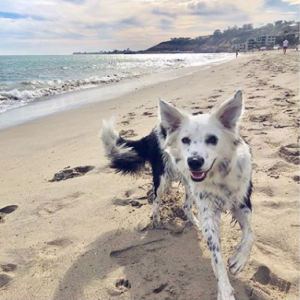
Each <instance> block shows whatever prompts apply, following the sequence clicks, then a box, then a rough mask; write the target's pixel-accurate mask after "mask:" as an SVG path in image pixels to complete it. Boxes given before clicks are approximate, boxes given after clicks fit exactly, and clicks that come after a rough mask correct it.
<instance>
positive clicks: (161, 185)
mask: <svg viewBox="0 0 300 300" xmlns="http://www.w3.org/2000/svg"><path fill="white" fill-rule="evenodd" d="M159 106H160V108H159V114H160V124H159V125H158V126H157V127H156V128H155V129H154V130H153V131H152V132H151V133H150V134H149V135H148V136H146V137H144V138H142V139H141V140H138V141H129V140H126V139H123V138H122V137H120V136H119V134H118V133H117V132H116V131H115V129H114V124H113V122H112V121H104V122H103V126H102V131H101V138H102V141H103V144H104V149H105V153H106V156H107V157H108V159H109V160H110V161H111V165H110V166H111V168H114V169H115V170H116V171H117V172H121V173H123V174H138V173H139V172H141V171H142V170H143V167H144V165H145V163H146V162H149V163H150V164H151V167H152V173H153V185H154V196H155V198H154V202H153V222H154V224H158V223H159V221H160V218H159V201H160V199H161V197H162V195H163V193H164V192H165V191H166V189H167V188H168V187H169V186H170V184H171V182H172V181H174V180H180V181H181V182H182V183H183V185H184V187H185V189H186V199H185V203H184V210H185V213H186V215H187V216H188V218H189V220H190V221H191V222H192V223H193V224H194V225H195V226H197V227H199V228H201V229H202V232H203V235H204V237H205V239H206V241H207V244H208V247H209V250H210V253H211V259H212V266H213V270H214V273H215V275H216V277H217V279H218V300H234V299H235V298H234V295H233V294H234V291H233V288H232V287H231V285H230V282H229V278H228V275H227V271H226V267H225V264H224V263H223V258H222V253H221V245H220V237H219V232H220V215H221V212H222V211H231V213H232V215H233V218H234V219H235V220H236V221H237V222H238V223H239V225H240V227H241V230H242V240H241V242H240V243H239V244H238V245H237V247H236V249H235V252H234V253H233V254H232V255H231V256H230V258H229V259H228V264H229V270H230V272H231V273H232V274H237V273H238V272H240V271H241V270H242V269H243V267H244V265H245V264H246V262H247V261H248V258H249V255H250V251H251V248H252V244H253V240H254V235H253V232H252V229H251V214H252V208H251V201H250V196H251V192H252V182H251V172H252V168H251V153H250V149H249V146H248V145H247V144H246V143H245V142H244V141H243V140H242V139H241V137H240V136H239V133H238V126H237V122H238V120H239V118H240V116H241V115H242V111H243V99H242V92H241V91H240V90H238V91H237V92H236V93H235V94H234V96H233V97H232V98H230V99H228V100H226V101H224V102H223V103H222V104H221V105H220V106H219V107H218V108H215V109H213V110H212V112H211V113H209V114H201V115H191V114H188V113H186V112H184V111H181V110H178V109H177V108H175V107H174V106H172V105H171V104H169V103H167V102H165V101H163V100H160V104H159ZM193 203H196V206H197V210H198V218H196V217H195V216H194V214H193V212H192V204H193Z"/></svg>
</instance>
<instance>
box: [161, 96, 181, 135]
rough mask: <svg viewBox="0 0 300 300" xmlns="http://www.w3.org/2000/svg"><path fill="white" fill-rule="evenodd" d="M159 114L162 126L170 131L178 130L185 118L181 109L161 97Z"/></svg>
mask: <svg viewBox="0 0 300 300" xmlns="http://www.w3.org/2000/svg"><path fill="white" fill-rule="evenodd" d="M159 115H160V120H161V123H162V126H163V127H164V128H166V129H167V130H168V132H169V133H172V132H174V131H176V130H177V129H178V128H179V126H180V124H181V122H182V120H183V118H184V114H183V113H182V112H181V111H179V110H178V109H177V108H175V107H174V106H173V105H171V104H170V103H168V102H166V101H164V100H163V99H161V98H159Z"/></svg>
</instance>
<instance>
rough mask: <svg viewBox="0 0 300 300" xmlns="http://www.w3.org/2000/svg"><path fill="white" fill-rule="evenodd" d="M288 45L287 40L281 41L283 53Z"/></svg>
mask: <svg viewBox="0 0 300 300" xmlns="http://www.w3.org/2000/svg"><path fill="white" fill-rule="evenodd" d="M288 45H289V41H288V40H284V41H283V43H282V46H283V54H285V53H286V49H287V47H288Z"/></svg>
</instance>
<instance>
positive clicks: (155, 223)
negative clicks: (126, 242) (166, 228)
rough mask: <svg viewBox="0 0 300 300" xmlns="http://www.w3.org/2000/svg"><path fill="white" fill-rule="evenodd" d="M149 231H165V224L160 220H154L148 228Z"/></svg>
mask: <svg viewBox="0 0 300 300" xmlns="http://www.w3.org/2000/svg"><path fill="white" fill-rule="evenodd" d="M148 229H163V223H162V221H161V220H160V219H159V220H157V219H156V220H152V221H151V222H150V224H149V226H148Z"/></svg>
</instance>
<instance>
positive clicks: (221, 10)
mask: <svg viewBox="0 0 300 300" xmlns="http://www.w3.org/2000/svg"><path fill="white" fill-rule="evenodd" d="M187 7H188V9H189V12H190V13H191V14H194V15H199V16H201V15H203V16H211V15H214V16H218V15H228V14H232V13H235V14H236V13H238V12H240V9H238V8H237V7H236V6H235V5H233V4H227V5H220V4H217V3H212V4H208V3H205V2H201V1H199V2H198V1H193V2H191V3H188V5H187Z"/></svg>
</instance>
